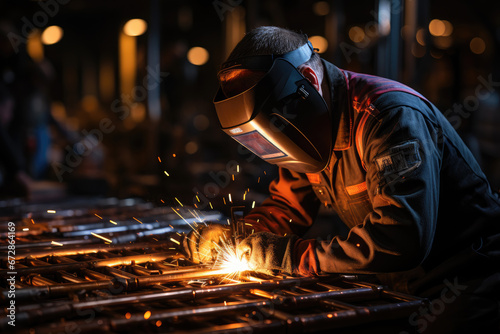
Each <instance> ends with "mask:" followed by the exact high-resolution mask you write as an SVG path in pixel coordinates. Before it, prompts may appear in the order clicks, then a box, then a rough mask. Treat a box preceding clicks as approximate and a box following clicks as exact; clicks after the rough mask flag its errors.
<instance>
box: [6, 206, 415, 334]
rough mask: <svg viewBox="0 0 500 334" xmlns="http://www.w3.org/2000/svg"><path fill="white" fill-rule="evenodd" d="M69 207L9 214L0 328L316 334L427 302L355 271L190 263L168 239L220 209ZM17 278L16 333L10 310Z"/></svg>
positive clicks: (391, 317)
mask: <svg viewBox="0 0 500 334" xmlns="http://www.w3.org/2000/svg"><path fill="white" fill-rule="evenodd" d="M70 205H71V207H65V206H64V205H61V206H59V207H58V208H57V209H56V210H54V211H55V213H47V210H48V209H53V208H54V207H51V206H50V205H38V206H37V205H33V206H24V207H19V208H17V209H16V208H15V209H14V210H11V211H10V213H9V215H8V216H4V217H3V218H2V220H3V221H4V222H6V223H4V224H2V226H1V227H0V235H1V241H0V249H1V250H2V252H1V254H2V255H1V257H0V276H1V287H2V293H1V296H0V301H1V303H2V312H1V314H0V330H1V331H2V332H5V331H13V329H15V330H16V331H18V332H29V333H86V332H133V331H139V330H140V331H141V332H161V333H165V332H168V333H170V332H172V333H273V334H277V333H306V332H316V333H319V332H321V331H328V330H330V329H334V328H336V329H342V328H344V329H346V328H347V329H351V328H355V327H359V326H363V325H364V324H372V323H373V324H380V323H381V322H382V323H384V322H386V323H387V322H389V321H390V322H394V321H396V320H398V319H399V320H403V323H404V322H405V321H406V322H407V319H408V317H409V315H410V314H411V313H412V312H414V311H416V310H417V309H418V308H419V307H421V306H422V305H423V303H424V301H423V300H421V299H419V298H415V297H411V296H406V295H402V294H398V293H393V292H390V291H387V290H385V289H384V287H382V286H380V285H377V284H372V283H367V282H365V281H362V280H360V279H359V278H358V277H348V276H339V275H331V276H324V277H314V278H306V277H285V276H281V277H277V276H266V275H260V274H256V273H251V272H244V273H239V275H237V274H232V275H229V274H228V273H227V270H226V271H225V270H222V269H220V268H210V266H203V265H196V264H193V263H190V262H189V261H188V260H186V259H185V258H184V256H183V255H182V253H181V252H179V250H178V248H177V247H178V246H177V244H176V243H175V241H172V239H175V236H176V235H178V233H179V232H182V231H187V230H189V226H188V223H189V224H196V223H201V221H202V220H204V219H206V220H217V219H220V218H221V217H220V215H219V214H218V213H217V212H193V211H191V210H189V209H182V210H179V211H178V212H177V213H174V212H172V208H169V207H163V208H158V207H153V206H152V205H150V204H148V203H145V202H142V201H139V200H127V201H118V200H113V199H102V200H95V201H88V200H87V201H82V202H77V203H76V204H75V203H73V204H68V206H70ZM16 210H17V211H16ZM179 214H180V215H181V216H182V218H180V216H179ZM110 220H112V221H113V222H115V223H116V224H113V223H111V222H110ZM9 221H10V222H12V223H13V224H11V225H15V241H16V243H15V246H16V249H15V250H16V254H15V265H14V267H10V264H9V257H8V255H7V254H8V252H7V251H8V250H9V247H8V245H9V244H8V240H9V230H8V228H7V226H8V225H7V222H9ZM223 221H224V220H223ZM4 225H5V226H4ZM23 229H24V230H23ZM26 229H27V230H26ZM92 233H94V234H98V235H100V236H102V237H104V238H106V239H108V240H110V241H112V242H111V243H109V244H108V243H107V242H105V241H104V240H103V239H100V238H98V237H95V236H94V235H93V234H92ZM11 235H12V234H11ZM54 242H55V243H54ZM13 272H14V273H15V274H12V273H13ZM12 276H14V277H15V297H14V300H15V306H16V310H15V324H16V326H15V328H14V327H12V326H10V325H9V324H8V322H9V318H8V317H7V316H8V312H9V311H8V309H7V306H8V305H9V303H10V301H11V300H12V298H10V297H9V292H12V288H11V287H10V286H9V283H8V281H7V278H9V277H12Z"/></svg>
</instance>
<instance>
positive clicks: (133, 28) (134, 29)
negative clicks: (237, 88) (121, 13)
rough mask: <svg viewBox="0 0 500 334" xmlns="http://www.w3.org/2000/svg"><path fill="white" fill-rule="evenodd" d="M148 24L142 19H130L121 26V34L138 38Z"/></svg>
mask: <svg viewBox="0 0 500 334" xmlns="http://www.w3.org/2000/svg"><path fill="white" fill-rule="evenodd" d="M147 29H148V24H147V23H146V21H144V20H143V19H132V20H129V21H127V23H125V25H124V26H123V32H124V33H125V35H128V36H132V37H133V36H140V35H142V34H144V33H145V32H146V30H147Z"/></svg>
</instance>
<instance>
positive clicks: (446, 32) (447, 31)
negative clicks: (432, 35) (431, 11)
mask: <svg viewBox="0 0 500 334" xmlns="http://www.w3.org/2000/svg"><path fill="white" fill-rule="evenodd" d="M443 24H444V32H443V34H442V35H441V36H445V37H446V36H451V34H452V33H453V24H451V22H450V21H446V20H443Z"/></svg>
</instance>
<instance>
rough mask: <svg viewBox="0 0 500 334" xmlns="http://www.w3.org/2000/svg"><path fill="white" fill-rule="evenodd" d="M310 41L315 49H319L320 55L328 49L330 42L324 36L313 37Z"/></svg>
mask: <svg viewBox="0 0 500 334" xmlns="http://www.w3.org/2000/svg"><path fill="white" fill-rule="evenodd" d="M309 41H310V42H311V44H312V45H313V47H314V48H315V49H319V51H318V53H323V52H325V51H326V49H328V41H327V40H326V38H324V37H323V36H311V37H309Z"/></svg>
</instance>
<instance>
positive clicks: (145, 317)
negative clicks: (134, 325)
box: [144, 311, 151, 320]
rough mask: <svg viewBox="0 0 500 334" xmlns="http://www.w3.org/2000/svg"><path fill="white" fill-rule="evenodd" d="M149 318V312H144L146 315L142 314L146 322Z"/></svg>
mask: <svg viewBox="0 0 500 334" xmlns="http://www.w3.org/2000/svg"><path fill="white" fill-rule="evenodd" d="M150 316H151V311H146V313H144V319H146V320H148V319H149V317H150Z"/></svg>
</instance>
